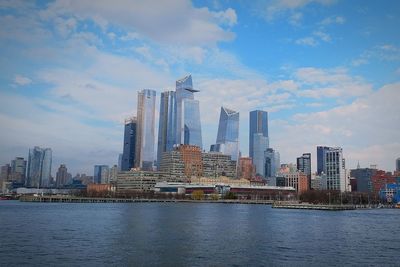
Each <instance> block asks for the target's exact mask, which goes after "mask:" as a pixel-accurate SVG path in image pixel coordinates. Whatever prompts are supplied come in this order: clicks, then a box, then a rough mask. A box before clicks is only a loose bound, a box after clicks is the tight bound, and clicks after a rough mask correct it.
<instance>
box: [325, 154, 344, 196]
mask: <svg viewBox="0 0 400 267" xmlns="http://www.w3.org/2000/svg"><path fill="white" fill-rule="evenodd" d="M323 159H324V160H323V161H324V169H323V172H324V173H325V174H326V181H327V189H328V190H340V191H342V192H344V191H346V177H345V175H346V174H345V165H344V163H345V161H344V159H343V153H342V148H340V147H337V148H333V147H328V148H327V149H326V150H325V153H324V157H323Z"/></svg>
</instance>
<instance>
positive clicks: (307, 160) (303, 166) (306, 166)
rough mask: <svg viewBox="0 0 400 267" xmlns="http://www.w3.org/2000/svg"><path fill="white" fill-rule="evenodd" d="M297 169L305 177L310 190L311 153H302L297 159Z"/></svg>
mask: <svg viewBox="0 0 400 267" xmlns="http://www.w3.org/2000/svg"><path fill="white" fill-rule="evenodd" d="M297 169H298V170H299V171H301V172H302V173H304V174H305V175H307V179H308V188H311V153H304V154H303V156H301V157H298V158H297Z"/></svg>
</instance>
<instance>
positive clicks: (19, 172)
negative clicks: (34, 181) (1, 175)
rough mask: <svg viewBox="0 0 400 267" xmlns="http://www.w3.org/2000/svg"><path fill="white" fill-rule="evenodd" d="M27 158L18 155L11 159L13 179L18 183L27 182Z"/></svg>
mask: <svg viewBox="0 0 400 267" xmlns="http://www.w3.org/2000/svg"><path fill="white" fill-rule="evenodd" d="M25 175H26V160H25V159H24V158H22V157H16V158H15V159H13V160H12V161H11V180H12V181H14V182H17V183H22V184H24V183H25Z"/></svg>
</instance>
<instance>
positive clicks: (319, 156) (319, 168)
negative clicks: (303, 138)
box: [317, 146, 329, 175]
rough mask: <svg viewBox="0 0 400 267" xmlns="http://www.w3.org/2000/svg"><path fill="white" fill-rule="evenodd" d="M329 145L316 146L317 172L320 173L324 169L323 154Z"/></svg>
mask: <svg viewBox="0 0 400 267" xmlns="http://www.w3.org/2000/svg"><path fill="white" fill-rule="evenodd" d="M328 150H329V147H327V146H317V174H318V175H321V172H323V171H324V154H325V151H328Z"/></svg>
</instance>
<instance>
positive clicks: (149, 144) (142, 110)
mask: <svg viewBox="0 0 400 267" xmlns="http://www.w3.org/2000/svg"><path fill="white" fill-rule="evenodd" d="M155 110H156V91H154V90H149V89H144V90H142V91H140V92H139V93H138V105H137V126H136V127H137V128H136V153H135V167H139V168H141V169H142V170H152V169H153V163H154V159H155V157H154V142H155Z"/></svg>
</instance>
